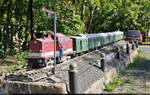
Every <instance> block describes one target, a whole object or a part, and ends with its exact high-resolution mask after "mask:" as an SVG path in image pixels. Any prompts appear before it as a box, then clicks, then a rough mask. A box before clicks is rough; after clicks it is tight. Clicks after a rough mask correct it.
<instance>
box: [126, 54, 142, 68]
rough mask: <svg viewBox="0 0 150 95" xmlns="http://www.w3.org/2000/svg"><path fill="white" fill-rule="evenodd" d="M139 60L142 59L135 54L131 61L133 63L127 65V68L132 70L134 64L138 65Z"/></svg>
mask: <svg viewBox="0 0 150 95" xmlns="http://www.w3.org/2000/svg"><path fill="white" fill-rule="evenodd" d="M141 59H142V57H141V56H140V55H139V54H137V55H136V57H135V58H134V59H133V62H132V63H130V64H128V68H129V69H132V68H133V67H134V66H135V65H136V64H139V63H140V60H141Z"/></svg>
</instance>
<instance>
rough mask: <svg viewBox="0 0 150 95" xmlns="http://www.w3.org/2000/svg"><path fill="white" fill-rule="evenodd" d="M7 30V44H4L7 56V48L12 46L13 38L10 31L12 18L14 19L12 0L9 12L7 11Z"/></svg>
mask: <svg viewBox="0 0 150 95" xmlns="http://www.w3.org/2000/svg"><path fill="white" fill-rule="evenodd" d="M7 12H8V13H7V28H6V35H5V39H6V40H5V42H4V52H5V55H6V52H7V48H8V46H9V44H10V38H11V35H10V29H11V23H12V21H11V17H12V0H9V4H8V11H7Z"/></svg>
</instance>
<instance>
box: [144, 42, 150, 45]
mask: <svg viewBox="0 0 150 95" xmlns="http://www.w3.org/2000/svg"><path fill="white" fill-rule="evenodd" d="M142 44H143V45H150V42H143V43H142Z"/></svg>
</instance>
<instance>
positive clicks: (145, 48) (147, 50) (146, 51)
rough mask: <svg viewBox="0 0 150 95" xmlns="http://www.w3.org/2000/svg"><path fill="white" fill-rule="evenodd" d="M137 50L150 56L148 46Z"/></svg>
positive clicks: (149, 46) (149, 47)
mask: <svg viewBox="0 0 150 95" xmlns="http://www.w3.org/2000/svg"><path fill="white" fill-rule="evenodd" d="M139 49H140V50H142V51H143V52H144V53H145V54H147V55H148V56H150V45H141V46H139Z"/></svg>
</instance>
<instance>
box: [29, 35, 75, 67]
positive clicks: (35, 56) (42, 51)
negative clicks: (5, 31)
mask: <svg viewBox="0 0 150 95" xmlns="http://www.w3.org/2000/svg"><path fill="white" fill-rule="evenodd" d="M29 44H30V45H29V49H30V50H29V56H28V57H27V58H26V60H27V61H28V65H29V66H33V67H35V66H36V67H46V66H48V65H49V64H53V62H54V61H53V59H54V34H53V33H48V34H47V35H46V36H44V37H43V38H37V39H34V40H32V41H31V42H30V43H29ZM60 44H61V45H62V46H63V48H64V53H63V55H70V54H73V45H72V39H70V38H68V37H66V36H64V35H63V34H61V33H56V57H57V60H58V56H59V54H60V52H59V48H60ZM35 64H36V65H35Z"/></svg>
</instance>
